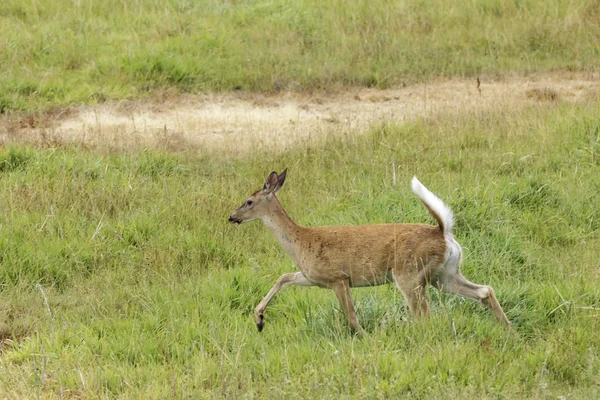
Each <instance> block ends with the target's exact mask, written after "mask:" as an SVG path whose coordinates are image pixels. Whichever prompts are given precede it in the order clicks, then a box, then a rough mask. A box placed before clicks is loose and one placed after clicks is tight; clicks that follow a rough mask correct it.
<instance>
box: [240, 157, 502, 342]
mask: <svg viewBox="0 0 600 400" xmlns="http://www.w3.org/2000/svg"><path fill="white" fill-rule="evenodd" d="M286 175H287V168H286V169H285V170H284V171H283V172H282V173H281V174H277V173H276V172H275V171H273V172H271V174H270V175H269V176H268V177H267V180H266V181H265V184H264V186H263V187H262V189H260V190H257V191H255V192H254V193H253V194H252V195H250V197H248V198H247V199H246V201H245V202H244V203H243V204H242V205H241V206H240V207H239V208H238V209H237V210H235V211H234V212H233V214H231V216H230V217H229V222H231V223H232V224H235V225H239V224H242V223H245V222H250V221H253V220H256V219H261V220H262V221H263V222H264V224H265V225H266V226H267V228H268V229H270V230H271V231H272V232H273V234H274V236H275V239H276V240H277V242H279V244H280V245H281V247H282V248H283V250H284V251H285V252H286V253H287V254H288V256H289V257H290V258H291V259H292V261H293V262H294V264H295V266H296V267H297V269H298V272H290V273H286V274H283V275H282V276H281V277H279V279H277V281H276V282H275V285H273V287H272V288H271V290H269V292H268V293H267V295H266V296H265V297H264V298H263V299H262V301H261V302H260V303H259V304H258V305H257V306H256V309H255V310H254V322H255V323H256V327H257V328H258V331H259V332H262V330H263V327H264V324H265V318H264V314H265V310H266V308H267V305H268V304H269V302H270V301H271V300H272V299H273V297H274V296H275V295H276V294H277V293H278V292H279V291H280V290H281V289H283V288H285V287H288V286H318V287H321V288H327V289H331V290H333V292H334V293H335V296H336V297H337V300H338V301H339V303H340V306H341V310H342V312H343V314H344V315H345V317H346V319H347V321H348V324H349V325H350V328H351V329H352V331H353V332H355V333H357V334H362V333H364V330H363V328H362V327H361V325H360V323H359V322H358V319H357V317H356V312H355V310H354V304H353V301H352V297H351V294H350V288H354V287H367V286H375V285H382V284H387V283H394V284H395V285H396V287H397V288H398V290H399V291H400V292H401V293H402V296H403V297H404V300H405V302H406V304H407V305H408V309H409V311H410V313H411V314H412V315H414V316H416V317H423V316H426V315H427V314H428V313H429V304H428V301H427V298H426V287H427V285H428V284H429V285H432V286H434V287H435V288H437V289H438V290H439V291H440V292H444V293H453V294H456V295H458V296H461V297H464V298H467V299H471V300H474V301H476V302H479V303H481V304H482V305H483V306H485V307H488V308H489V309H491V311H492V312H493V313H494V315H495V317H496V319H497V320H498V321H499V322H500V323H501V324H503V325H505V326H506V327H510V325H511V324H510V322H509V320H508V318H507V317H506V315H505V314H504V310H503V309H502V307H501V306H500V303H498V300H497V299H496V295H495V294H494V290H493V289H492V288H491V287H490V286H487V285H478V284H476V283H473V282H470V281H469V280H467V279H466V278H465V277H464V276H463V275H462V274H461V272H460V267H461V263H462V248H461V246H460V245H459V244H458V242H457V241H456V240H455V239H454V237H453V235H452V228H453V225H454V215H453V213H452V210H451V209H450V207H448V206H447V205H446V204H444V202H443V201H442V200H440V199H439V198H438V197H437V196H436V195H434V194H433V193H432V192H430V191H429V190H428V189H427V188H426V187H425V186H423V184H422V183H421V182H420V181H419V180H418V179H417V178H416V177H413V178H412V182H411V187H412V190H413V192H414V193H415V194H416V195H417V197H418V198H419V199H420V200H421V201H422V202H423V204H424V205H425V207H426V208H427V210H429V213H430V214H431V215H432V216H433V218H435V220H436V221H437V226H436V225H427V224H415V223H393V224H392V223H389V224H373V225H355V226H317V227H303V226H300V225H298V224H296V223H295V222H294V221H293V220H292V219H291V218H290V217H289V215H288V214H287V212H286V211H285V209H284V208H283V206H282V205H281V203H280V202H279V199H278V197H277V192H278V191H279V190H280V189H281V188H282V186H283V184H284V182H285V178H286Z"/></svg>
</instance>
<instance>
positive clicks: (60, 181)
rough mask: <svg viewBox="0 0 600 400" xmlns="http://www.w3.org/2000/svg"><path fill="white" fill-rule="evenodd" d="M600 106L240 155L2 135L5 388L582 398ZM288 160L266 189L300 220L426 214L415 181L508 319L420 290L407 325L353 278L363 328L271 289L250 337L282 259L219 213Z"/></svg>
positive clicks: (436, 124) (422, 218)
mask: <svg viewBox="0 0 600 400" xmlns="http://www.w3.org/2000/svg"><path fill="white" fill-rule="evenodd" d="M599 111H600V104H598V103H597V102H590V103H588V104H586V105H566V104H552V105H547V104H545V105H540V106H532V107H530V108H526V109H523V110H521V111H520V112H518V113H510V114H509V113H506V112H503V111H490V112H488V113H480V114H477V115H463V116H455V115H448V116H441V117H440V118H438V119H437V120H435V121H432V120H429V119H428V120H421V121H417V122H415V123H411V124H408V125H402V126H397V125H391V124H384V125H379V126H374V127H372V128H371V130H370V131H369V132H368V133H367V134H366V135H364V136H361V135H355V132H347V133H345V134H342V136H341V137H340V135H337V138H332V139H330V140H328V141H327V142H326V143H324V144H322V145H319V146H313V147H301V148H297V149H294V150H291V151H287V152H285V153H270V152H264V153H263V154H260V155H254V156H247V157H246V158H239V159H223V158H222V157H221V156H220V155H219V154H202V153H200V154H197V153H195V152H194V153H193V154H192V153H167V152H165V153H161V152H148V151H147V152H131V153H123V152H120V153H119V152H116V153H111V152H106V153H91V152H89V151H86V150H84V149H79V148H77V147H62V148H51V147H22V146H18V145H15V146H13V147H5V148H2V149H1V150H0V176H1V179H0V185H1V189H0V265H1V268H0V337H1V338H2V342H1V343H2V344H1V346H0V351H1V355H0V370H1V371H2V373H1V374H0V393H2V394H3V395H4V396H8V397H9V398H10V397H13V398H23V397H29V398H33V397H40V398H72V397H77V398H114V397H118V398H156V399H162V398H211V399H212V398H281V397H285V398H334V397H335V398H350V397H359V398H369V399H371V398H373V399H375V398H397V397H409V396H410V397H411V398H412V397H414V398H424V397H425V398H441V397H445V398H464V397H467V396H471V397H475V398H514V397H517V398H543V397H551V398H556V397H557V396H565V397H566V398H597V397H598V394H599V392H600V378H599V377H600V356H599V354H600V336H599V335H598V332H599V331H600V318H599V317H600V274H599V273H598V271H599V270H600V268H599V267H600V264H599V261H598V248H600V215H599V212H600V211H599V210H600V201H599V199H598V192H599V191H600V124H599V121H598V114H599ZM332 137H335V135H334V136H332ZM392 165H394V166H395V167H396V186H394V185H393V172H392ZM286 166H287V167H289V168H290V169H289V175H288V180H287V182H286V185H285V187H284V188H283V189H282V191H281V192H280V198H281V201H282V203H283V204H284V206H285V207H286V208H287V210H288V212H289V213H290V215H291V216H292V217H294V218H295V219H296V220H297V221H298V222H299V223H301V224H303V225H308V226H314V225H325V224H359V223H375V222H433V221H432V218H431V217H430V216H429V214H428V212H427V210H426V209H425V208H424V207H423V205H422V204H421V203H420V202H419V201H418V199H417V198H416V197H415V196H414V195H413V194H412V193H411V192H410V188H409V182H410V178H411V177H412V175H413V174H414V175H417V176H418V177H419V178H420V179H421V181H422V182H423V183H424V184H425V185H427V186H428V187H429V188H430V189H431V190H432V191H433V192H434V193H436V194H438V195H439V196H440V197H442V198H443V199H444V200H445V201H446V202H447V203H448V204H449V205H450V206H451V207H452V208H453V210H454V212H455V214H456V218H457V223H456V228H455V234H456V237H457V239H458V241H459V242H460V243H461V244H462V246H463V248H464V252H465V254H464V256H465V261H464V265H463V272H464V274H465V275H466V276H467V277H468V278H469V279H471V280H473V281H475V282H478V283H483V284H490V285H492V286H493V287H494V289H495V290H496V294H497V297H498V299H499V301H500V303H501V304H502V305H503V307H504V309H505V311H506V313H507V315H508V317H509V319H510V320H511V321H512V322H513V324H514V330H513V331H512V332H509V331H507V330H505V329H503V328H502V327H501V326H500V325H499V324H498V323H497V322H496V321H495V319H494V317H493V316H492V315H491V313H490V312H489V311H488V310H486V309H484V308H482V307H480V306H479V305H477V304H475V303H472V302H469V301H467V300H463V299H460V298H457V297H453V296H443V297H440V296H439V294H438V293H437V291H435V290H433V289H432V290H430V291H429V296H430V299H431V309H432V315H431V317H430V318H428V319H426V320H421V321H413V320H411V319H410V316H409V315H408V314H407V309H406V306H405V304H404V302H403V300H402V296H401V295H400V294H399V293H398V292H397V291H396V289H395V288H394V287H393V286H391V285H388V286H381V287H377V288H365V289H355V290H353V295H354V297H355V301H356V307H357V312H358V317H359V319H360V321H361V323H362V324H363V326H364V327H365V328H366V330H367V331H368V335H366V336H365V337H362V338H356V337H353V336H351V334H350V332H349V329H348V327H347V325H346V322H345V320H344V318H343V316H342V315H341V312H340V310H339V306H338V304H337V302H336V300H335V296H334V295H333V293H332V292H330V291H327V290H323V289H318V288H290V289H285V290H284V291H282V292H281V293H280V294H279V295H278V296H277V297H276V298H275V299H274V300H273V302H272V305H271V306H270V307H269V308H268V310H267V313H266V318H267V325H266V326H265V330H264V331H263V332H262V333H261V334H259V333H258V332H257V331H256V328H255V326H254V323H253V321H252V318H251V314H252V310H253V308H254V307H255V305H256V304H257V303H258V302H259V301H260V299H261V298H262V297H263V296H264V295H265V294H266V292H267V291H268V289H269V288H270V286H271V285H272V284H273V282H274V281H275V279H276V278H277V277H278V276H279V275H280V274H281V273H283V272H286V271H290V270H292V266H291V262H290V261H289V260H288V259H287V258H286V256H285V255H284V253H283V251H282V250H281V249H280V248H279V247H278V245H277V244H276V242H275V240H274V239H273V237H272V236H271V234H270V233H269V232H268V231H267V230H266V229H265V227H264V226H263V225H262V223H260V222H255V223H250V224H245V225H242V226H239V227H234V226H231V225H229V224H227V221H226V219H227V216H228V215H229V214H230V213H231V211H232V210H234V209H235V208H236V207H237V206H238V205H239V204H241V202H242V201H243V200H244V199H245V198H246V196H247V195H249V194H250V193H251V192H252V191H253V190H255V189H257V188H258V187H260V185H261V184H262V182H263V180H264V179H265V178H266V176H267V174H268V173H269V172H270V171H271V170H272V169H277V170H281V169H283V168H284V167H286ZM42 291H43V294H42ZM44 296H45V298H47V302H48V303H47V304H46V302H45V298H44Z"/></svg>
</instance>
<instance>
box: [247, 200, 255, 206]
mask: <svg viewBox="0 0 600 400" xmlns="http://www.w3.org/2000/svg"><path fill="white" fill-rule="evenodd" d="M252 204H254V202H253V201H252V200H246V205H247V206H252Z"/></svg>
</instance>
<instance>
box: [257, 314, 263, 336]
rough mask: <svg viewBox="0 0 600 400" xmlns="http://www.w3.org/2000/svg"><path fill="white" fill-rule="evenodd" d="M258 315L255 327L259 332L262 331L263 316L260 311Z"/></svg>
mask: <svg viewBox="0 0 600 400" xmlns="http://www.w3.org/2000/svg"><path fill="white" fill-rule="evenodd" d="M258 317H259V321H258V322H257V323H256V327H257V328H258V331H259V332H262V330H263V327H264V326H265V317H264V316H263V314H262V313H260V315H259V316H258Z"/></svg>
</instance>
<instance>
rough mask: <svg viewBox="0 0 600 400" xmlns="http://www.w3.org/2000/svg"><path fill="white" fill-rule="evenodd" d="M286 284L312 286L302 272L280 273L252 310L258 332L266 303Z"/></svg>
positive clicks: (260, 329)
mask: <svg viewBox="0 0 600 400" xmlns="http://www.w3.org/2000/svg"><path fill="white" fill-rule="evenodd" d="M286 286H313V284H312V283H311V282H310V281H309V280H308V279H306V277H305V276H304V275H302V272H291V273H288V274H283V275H281V276H280V277H279V279H277V281H276V282H275V285H273V287H272V288H271V290H269V293H267V295H266V296H265V298H264V299H262V301H261V302H260V303H259V304H258V306H256V309H255V310H254V322H256V327H257V328H258V331H259V332H261V331H262V330H263V327H264V325H265V318H264V311H265V309H266V308H267V305H268V304H269V302H270V301H271V299H272V298H273V297H274V296H275V295H276V294H277V292H279V291H280V290H281V289H283V288H284V287H286Z"/></svg>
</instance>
